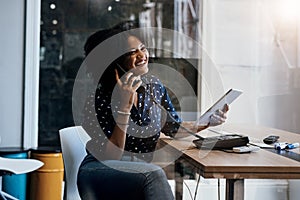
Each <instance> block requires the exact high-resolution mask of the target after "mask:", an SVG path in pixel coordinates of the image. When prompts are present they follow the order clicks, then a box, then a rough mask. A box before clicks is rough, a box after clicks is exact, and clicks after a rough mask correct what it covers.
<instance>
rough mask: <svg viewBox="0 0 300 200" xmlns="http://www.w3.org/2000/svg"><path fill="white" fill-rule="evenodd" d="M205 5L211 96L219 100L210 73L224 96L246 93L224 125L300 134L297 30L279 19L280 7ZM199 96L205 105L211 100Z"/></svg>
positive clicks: (231, 0)
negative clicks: (217, 78) (231, 90)
mask: <svg viewBox="0 0 300 200" xmlns="http://www.w3.org/2000/svg"><path fill="white" fill-rule="evenodd" d="M205 2H206V3H205V5H206V7H205V8H204V11H205V14H204V25H203V27H204V33H203V37H204V46H205V50H206V52H207V54H208V55H209V58H211V59H212V60H213V62H207V63H208V65H205V67H204V73H206V71H208V72H207V74H208V76H206V75H205V74H204V77H205V76H206V78H207V79H209V80H211V82H212V84H211V85H212V86H213V87H212V89H211V90H212V91H215V90H216V91H217V92H216V93H219V94H218V95H215V96H220V95H221V92H220V89H218V87H220V86H218V85H214V84H213V82H215V75H216V73H214V74H210V72H211V70H210V69H209V68H216V71H217V72H218V73H219V74H218V75H219V76H220V77H221V79H222V86H223V88H224V89H225V90H227V89H228V88H231V87H233V88H238V89H241V90H243V91H244V94H243V95H242V96H241V97H240V98H239V99H238V100H237V101H235V102H234V103H233V105H232V106H231V111H230V112H229V119H228V121H229V122H235V123H237V122H238V123H250V124H260V125H265V126H270V127H274V128H279V129H284V130H288V131H294V132H298V133H300V125H299V123H297V122H298V121H300V106H299V104H298V103H297V100H298V99H299V97H300V82H299V81H298V80H299V78H300V68H299V66H297V65H298V64H297V57H296V55H297V28H299V27H300V26H299V27H297V26H298V25H297V24H296V23H295V22H293V23H292V22H290V23H288V21H284V20H283V17H281V18H280V20H279V19H278V18H279V14H282V13H280V11H281V10H280V8H281V7H280V6H282V5H284V4H282V5H281V3H282V2H284V1H281V0H275V1H270V0H251V1H249V0H205ZM275 10H276V12H275ZM299 10H300V8H299ZM299 12H300V11H299ZM283 14H285V13H283ZM278 36H280V37H278ZM298 53H299V52H298ZM211 63H212V64H211ZM203 96H204V98H206V99H204V102H208V103H207V104H209V99H207V98H210V97H209V96H208V97H207V95H205V94H204V95H203ZM283 119H284V120H283Z"/></svg>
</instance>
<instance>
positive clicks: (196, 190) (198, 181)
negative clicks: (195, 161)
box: [194, 173, 201, 200]
mask: <svg viewBox="0 0 300 200" xmlns="http://www.w3.org/2000/svg"><path fill="white" fill-rule="evenodd" d="M200 177H201V176H200V174H199V173H198V180H197V185H196V188H195V195H194V200H196V196H197V192H198V186H199V183H200Z"/></svg>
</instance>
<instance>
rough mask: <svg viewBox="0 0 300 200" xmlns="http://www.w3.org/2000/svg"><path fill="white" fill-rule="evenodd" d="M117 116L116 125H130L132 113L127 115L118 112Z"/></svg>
mask: <svg viewBox="0 0 300 200" xmlns="http://www.w3.org/2000/svg"><path fill="white" fill-rule="evenodd" d="M117 113H118V114H117V116H116V119H115V120H116V123H117V124H119V125H128V123H129V118H130V113H126V112H123V111H120V112H117Z"/></svg>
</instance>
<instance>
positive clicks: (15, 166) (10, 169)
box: [0, 157, 44, 200]
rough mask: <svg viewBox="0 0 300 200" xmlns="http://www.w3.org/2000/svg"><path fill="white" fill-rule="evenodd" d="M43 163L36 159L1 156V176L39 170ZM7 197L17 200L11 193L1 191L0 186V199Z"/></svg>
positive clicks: (4, 199) (10, 199)
mask: <svg viewBox="0 0 300 200" xmlns="http://www.w3.org/2000/svg"><path fill="white" fill-rule="evenodd" d="M43 165H44V163H43V162H41V161H39V160H35V159H14V158H3V157H0V176H2V175H5V174H25V173H28V172H32V171H34V170H37V169H39V168H40V167H42V166H43ZM0 185H1V184H0ZM6 199H7V200H8V199H9V200H17V199H16V198H15V197H13V196H11V195H10V194H7V193H5V192H3V191H1V187H0V200H6Z"/></svg>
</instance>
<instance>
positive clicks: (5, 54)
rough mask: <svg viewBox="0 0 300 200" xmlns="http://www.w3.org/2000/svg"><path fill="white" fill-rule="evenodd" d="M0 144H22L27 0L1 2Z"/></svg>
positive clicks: (4, 145)
mask: <svg viewBox="0 0 300 200" xmlns="http://www.w3.org/2000/svg"><path fill="white" fill-rule="evenodd" d="M0 27H1V31H0V46H1V49H0V93H1V98H0V127H1V129H0V137H1V143H0V147H8V146H17V147H19V146H21V144H22V141H21V140H22V109H23V108H22V107H23V106H22V104H23V101H22V100H23V99H22V98H23V53H24V50H23V49H24V46H23V44H24V1H20V0H1V1H0Z"/></svg>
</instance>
